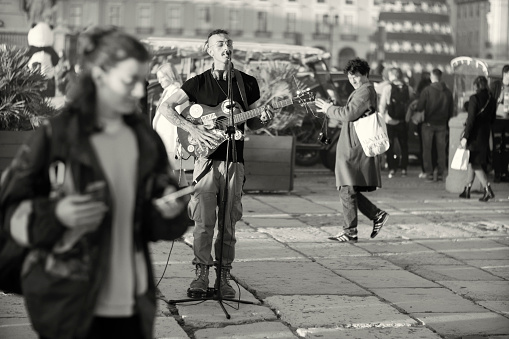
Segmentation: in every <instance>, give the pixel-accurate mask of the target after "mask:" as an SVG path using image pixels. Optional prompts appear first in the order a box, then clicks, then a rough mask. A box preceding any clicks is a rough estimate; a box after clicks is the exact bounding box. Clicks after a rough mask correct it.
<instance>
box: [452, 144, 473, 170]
mask: <svg viewBox="0 0 509 339" xmlns="http://www.w3.org/2000/svg"><path fill="white" fill-rule="evenodd" d="M469 158H470V151H469V150H467V149H464V148H460V147H458V148H457V149H456V152H455V153H454V157H453V158H452V162H451V168H452V169H455V170H459V171H466V170H467V168H468V159H469Z"/></svg>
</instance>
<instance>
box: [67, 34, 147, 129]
mask: <svg viewBox="0 0 509 339" xmlns="http://www.w3.org/2000/svg"><path fill="white" fill-rule="evenodd" d="M78 50H79V58H80V62H79V65H80V68H81V71H80V74H79V77H78V81H77V82H76V84H75V85H74V86H73V88H72V89H71V90H70V93H69V109H70V110H71V111H72V112H75V113H77V114H78V116H79V119H80V125H81V127H82V128H83V130H84V131H85V133H86V134H90V133H92V132H94V131H96V130H97V119H96V112H95V105H96V88H95V84H94V81H93V80H92V75H91V70H92V68H93V67H96V66H98V67H100V68H102V69H103V70H105V71H107V70H109V69H111V68H113V67H115V66H116V65H117V64H118V63H119V62H122V61H124V60H126V59H129V58H134V59H136V60H138V61H140V62H146V61H148V60H149V59H150V53H149V52H148V50H147V49H146V48H145V46H144V45H143V44H142V43H141V42H140V41H139V40H137V39H136V38H134V37H133V36H131V35H128V34H126V33H124V32H122V31H121V30H120V29H119V28H116V27H113V26H108V27H101V26H95V27H91V28H89V29H87V30H86V31H84V32H82V33H81V34H80V36H79V40H78Z"/></svg>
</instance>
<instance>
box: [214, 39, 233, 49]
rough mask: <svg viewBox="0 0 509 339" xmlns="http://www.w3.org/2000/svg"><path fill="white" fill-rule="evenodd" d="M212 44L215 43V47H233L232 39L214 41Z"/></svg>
mask: <svg viewBox="0 0 509 339" xmlns="http://www.w3.org/2000/svg"><path fill="white" fill-rule="evenodd" d="M214 45H215V46H216V47H219V48H221V47H223V46H224V45H226V46H228V47H229V48H232V47H233V41H232V40H226V41H216V42H215V43H214Z"/></svg>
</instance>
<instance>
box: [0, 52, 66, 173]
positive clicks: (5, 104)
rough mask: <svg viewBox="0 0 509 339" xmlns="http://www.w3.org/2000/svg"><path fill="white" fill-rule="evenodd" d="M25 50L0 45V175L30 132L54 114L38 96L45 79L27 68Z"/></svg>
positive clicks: (53, 110)
mask: <svg viewBox="0 0 509 339" xmlns="http://www.w3.org/2000/svg"><path fill="white" fill-rule="evenodd" d="M26 52H27V49H26V48H20V47H18V46H9V45H5V44H2V45H0V171H1V170H3V169H5V167H7V165H8V164H9V163H10V161H11V159H12V157H13V156H14V154H15V153H16V151H17V149H18V147H19V145H20V144H21V143H23V142H24V141H25V140H26V138H27V137H28V135H29V134H30V133H31V132H30V131H32V130H33V129H34V128H36V127H38V126H39V125H40V124H41V122H42V121H43V120H44V119H46V118H48V117H51V116H53V115H55V114H56V113H57V110H56V109H55V108H54V107H53V106H52V105H51V104H50V102H49V100H48V99H47V98H45V97H43V95H42V94H41V93H42V92H43V91H44V89H45V86H46V79H45V78H44V76H43V75H42V74H41V73H40V72H39V71H37V70H30V69H29V67H28V60H29V58H28V57H27V56H26Z"/></svg>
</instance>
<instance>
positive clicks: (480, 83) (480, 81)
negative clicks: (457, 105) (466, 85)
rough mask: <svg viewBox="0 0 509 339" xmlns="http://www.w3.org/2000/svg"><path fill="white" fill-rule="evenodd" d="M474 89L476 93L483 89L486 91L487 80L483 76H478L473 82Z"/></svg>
mask: <svg viewBox="0 0 509 339" xmlns="http://www.w3.org/2000/svg"><path fill="white" fill-rule="evenodd" d="M474 87H475V91H476V92H480V91H482V90H484V89H488V79H486V77H485V76H484V75H479V76H478V77H477V78H475V80H474Z"/></svg>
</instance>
